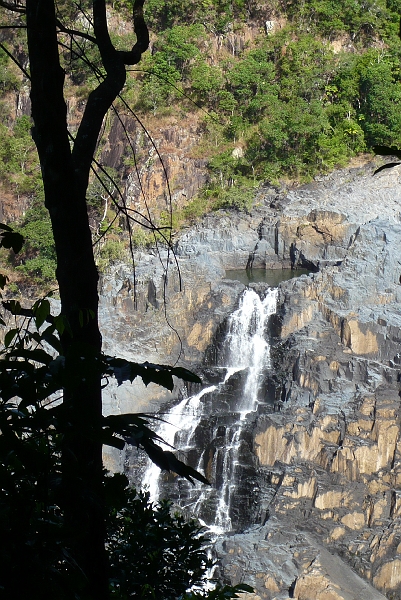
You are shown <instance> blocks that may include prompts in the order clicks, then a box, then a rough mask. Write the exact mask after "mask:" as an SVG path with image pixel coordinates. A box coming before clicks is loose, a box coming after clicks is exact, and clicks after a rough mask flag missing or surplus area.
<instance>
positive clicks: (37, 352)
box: [10, 329, 53, 365]
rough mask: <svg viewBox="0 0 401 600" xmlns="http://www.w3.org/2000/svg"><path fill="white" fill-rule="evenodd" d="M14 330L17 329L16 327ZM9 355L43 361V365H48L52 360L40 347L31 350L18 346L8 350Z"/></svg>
mask: <svg viewBox="0 0 401 600" xmlns="http://www.w3.org/2000/svg"><path fill="white" fill-rule="evenodd" d="M16 331H18V329H17V330H16ZM10 356H15V357H16V358H17V357H21V358H26V359H27V360H32V361H34V362H39V363H43V364H44V365H48V364H50V363H51V362H52V361H53V357H52V356H50V354H48V353H47V352H46V351H45V350H42V349H41V348H35V349H33V350H30V349H23V348H18V349H17V350H14V351H12V352H10Z"/></svg>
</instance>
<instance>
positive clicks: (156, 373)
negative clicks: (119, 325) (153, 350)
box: [104, 356, 202, 391]
mask: <svg viewBox="0 0 401 600" xmlns="http://www.w3.org/2000/svg"><path fill="white" fill-rule="evenodd" d="M104 358H105V361H106V365H107V366H106V373H108V374H111V375H113V376H114V377H115V378H116V379H117V383H118V385H121V384H122V383H123V382H124V381H131V383H132V381H134V379H135V378H136V377H138V376H140V377H142V380H143V382H144V384H145V385H148V384H149V383H156V384H157V385H161V386H162V387H164V388H166V389H168V390H170V391H172V390H173V389H174V381H173V375H174V376H176V377H178V378H180V379H183V380H184V381H191V382H194V383H202V381H201V379H200V378H199V377H198V376H197V375H195V373H192V372H191V371H189V370H188V369H184V368H183V367H169V366H166V365H157V364H153V363H148V362H144V363H142V364H139V363H134V362H131V361H128V360H125V359H123V358H112V357H110V356H105V357H104Z"/></svg>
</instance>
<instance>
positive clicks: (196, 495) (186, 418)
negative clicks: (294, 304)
mask: <svg viewBox="0 0 401 600" xmlns="http://www.w3.org/2000/svg"><path fill="white" fill-rule="evenodd" d="M276 302H277V289H268V290H267V291H266V295H265V297H264V299H261V298H260V297H259V296H258V294H256V292H255V291H254V290H252V289H246V290H245V292H244V294H243V296H242V298H241V300H240V304H239V307H238V309H237V310H236V311H235V312H234V313H233V314H232V315H231V317H230V318H229V322H228V332H227V335H226V338H225V340H224V344H223V348H222V356H223V359H224V361H225V365H224V366H225V368H226V373H225V377H224V379H223V381H222V382H221V383H220V384H218V385H213V386H210V387H207V388H205V389H203V390H202V391H201V392H200V393H199V394H196V395H195V396H192V397H190V398H184V399H183V400H182V401H181V402H180V403H179V404H178V405H176V406H174V407H173V408H172V409H171V410H170V412H169V413H168V414H167V415H166V416H165V422H163V423H162V424H161V425H160V427H159V429H158V431H157V433H158V435H159V436H160V437H161V438H162V439H164V440H165V441H166V442H167V444H169V445H170V446H174V447H175V448H177V449H178V450H179V451H180V454H184V456H185V454H186V453H187V452H189V451H190V449H191V448H193V447H194V445H195V444H194V440H193V438H194V435H195V432H196V428H197V427H198V425H199V423H200V421H201V419H205V414H204V404H203V400H202V399H206V398H208V397H210V396H211V395H212V394H213V395H216V394H219V392H221V391H223V390H224V388H225V386H226V384H227V383H228V382H229V380H230V378H231V377H233V375H234V374H235V373H238V372H239V371H244V372H245V373H246V376H245V382H244V385H243V388H242V392H241V393H239V394H238V397H236V398H235V399H234V400H235V402H234V404H235V408H234V410H235V414H236V415H237V418H235V419H234V422H233V423H232V424H230V425H229V426H227V427H224V443H221V444H219V446H218V447H216V448H215V450H214V456H213V460H212V466H211V469H210V471H211V473H208V476H209V478H210V479H211V484H212V485H211V486H210V487H208V486H205V485H202V484H197V485H196V486H194V487H192V488H190V487H189V486H187V487H186V490H185V494H183V504H184V505H185V507H186V508H190V510H191V512H192V514H195V515H200V514H201V512H202V507H203V505H204V504H205V503H207V502H210V499H211V498H213V504H214V506H215V509H214V511H213V512H214V517H213V522H208V523H205V524H206V525H207V527H208V528H209V530H210V531H211V532H212V533H215V534H220V533H223V532H226V531H230V530H231V529H232V522H231V517H230V506H231V501H232V497H233V493H234V491H235V488H236V481H237V477H236V475H237V470H238V456H239V449H240V443H241V433H242V430H243V427H244V425H245V423H246V421H247V417H248V416H250V413H254V412H255V411H256V409H257V405H258V392H259V388H260V382H261V377H262V374H263V372H264V370H265V369H266V368H268V367H269V364H270V347H269V344H268V342H267V340H266V337H265V333H266V325H267V320H268V318H269V316H270V315H272V314H274V313H275V311H276ZM205 463H206V459H205V456H203V454H202V455H201V456H200V459H199V462H198V464H197V465H193V466H195V467H196V468H197V469H198V470H199V471H202V465H203V464H205ZM159 474H160V470H159V468H158V467H156V466H155V465H154V464H153V463H150V464H149V467H148V468H147V470H146V472H145V476H144V478H143V480H142V485H143V487H146V488H147V489H148V491H149V492H150V496H151V499H152V500H153V501H154V500H157V498H158V497H159V493H160V492H159V484H160V482H159V479H160V477H159Z"/></svg>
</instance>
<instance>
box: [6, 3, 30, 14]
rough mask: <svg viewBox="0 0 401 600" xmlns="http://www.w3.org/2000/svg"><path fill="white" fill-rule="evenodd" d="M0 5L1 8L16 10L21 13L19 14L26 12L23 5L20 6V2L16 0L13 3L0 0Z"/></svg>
mask: <svg viewBox="0 0 401 600" xmlns="http://www.w3.org/2000/svg"><path fill="white" fill-rule="evenodd" d="M0 6H2V7H3V8H6V9H7V10H11V11H12V12H17V13H21V14H25V13H26V8H25V6H21V4H17V2H15V3H14V4H10V3H9V2H4V0H0Z"/></svg>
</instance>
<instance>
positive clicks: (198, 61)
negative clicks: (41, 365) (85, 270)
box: [0, 0, 401, 292]
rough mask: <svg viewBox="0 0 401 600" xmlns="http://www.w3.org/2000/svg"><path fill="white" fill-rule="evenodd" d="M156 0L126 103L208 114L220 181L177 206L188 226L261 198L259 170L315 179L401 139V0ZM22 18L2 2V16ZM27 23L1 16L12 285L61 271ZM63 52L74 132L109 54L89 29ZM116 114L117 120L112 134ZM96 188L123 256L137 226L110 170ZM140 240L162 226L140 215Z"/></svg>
mask: <svg viewBox="0 0 401 600" xmlns="http://www.w3.org/2000/svg"><path fill="white" fill-rule="evenodd" d="M62 6H63V12H64V13H65V16H64V22H65V23H70V26H71V27H72V28H73V27H74V23H75V25H76V23H77V19H79V24H80V26H82V25H83V26H84V27H86V28H87V31H88V34H89V36H90V31H91V27H90V20H89V19H87V20H86V18H85V14H86V10H87V7H86V6H85V1H83V2H81V4H80V5H79V7H78V6H77V5H71V4H70V3H67V2H66V3H62ZM145 8H146V18H147V22H148V24H149V29H150V32H151V48H150V52H148V53H146V55H144V58H143V60H142V62H141V63H140V65H139V66H138V67H135V68H134V69H132V72H131V73H130V77H129V78H128V81H127V85H126V88H125V91H124V96H123V100H120V101H119V103H118V105H117V107H116V108H117V110H118V111H119V112H120V114H122V115H123V114H125V113H127V110H128V107H129V109H130V110H132V111H134V112H135V114H136V115H138V116H139V118H140V119H141V121H142V122H144V123H145V125H146V122H147V120H151V121H152V123H157V122H158V119H160V120H164V121H165V120H166V119H167V120H168V119H169V118H173V117H175V118H178V119H179V120H180V121H181V122H182V123H183V124H184V127H185V123H186V122H189V121H191V120H192V121H194V120H195V121H196V123H197V128H198V133H199V141H198V144H197V146H196V148H195V149H194V150H193V153H194V155H196V156H197V157H199V158H200V159H202V160H204V161H206V163H207V169H208V182H207V184H206V185H205V186H204V188H203V189H202V190H201V191H200V192H199V194H197V196H196V197H193V198H190V199H188V203H187V205H186V206H185V207H183V208H181V209H180V210H177V211H176V216H175V224H176V225H177V226H180V225H182V223H185V222H187V221H188V219H191V218H193V217H197V216H202V214H204V213H206V212H207V211H209V210H213V209H218V208H230V207H232V208H238V209H249V208H250V206H251V204H252V199H253V196H254V192H255V188H256V187H257V186H258V185H259V184H260V182H264V181H269V182H272V183H275V182H278V181H280V180H287V181H295V182H302V181H307V180H310V179H311V178H313V177H314V176H315V175H317V174H320V173H326V172H328V171H330V170H332V169H334V168H336V167H341V166H344V165H346V164H347V162H348V161H349V160H350V159H351V158H352V157H354V156H356V155H358V154H360V153H366V152H371V150H372V148H373V146H376V145H383V146H388V147H389V146H393V147H400V144H401V142H400V140H401V85H400V50H401V44H400V39H399V19H400V17H399V15H400V14H401V0H388V1H387V2H386V1H385V0H366V1H362V0H338V1H334V0H313V1H310V2H309V1H308V2H304V1H303V0H290V1H288V2H287V1H285V0H283V1H277V0H273V2H272V3H269V4H268V3H266V2H259V3H258V2H254V1H252V0H251V1H249V2H246V1H244V0H234V1H224V0H219V1H217V0H204V1H203V2H194V1H189V2H188V1H186V2H184V1H183V0H172V1H169V2H167V1H165V0H150V1H149V2H147V3H146V6H145ZM130 10H131V2H130V1H129V0H116V1H115V2H114V3H113V4H112V5H111V6H110V14H111V23H112V24H113V31H114V34H113V35H114V38H113V41H114V42H115V43H116V45H117V46H118V45H121V47H123V46H124V45H125V44H126V43H127V42H128V41H129V40H130V39H131V38H132V39H134V34H133V32H132V30H131V27H130V26H129V25H128V23H129V14H130ZM17 20H18V19H17V17H16V16H15V15H9V14H7V11H3V13H2V24H3V25H11V24H15V23H16V21H17ZM24 35H25V34H24V31H23V30H22V29H14V28H12V29H7V28H5V29H2V30H1V44H2V46H3V50H0V115H1V119H0V121H1V124H0V183H1V189H2V193H3V195H4V196H8V197H12V198H13V199H16V200H17V202H18V204H19V206H21V207H22V208H21V211H20V212H21V214H20V218H19V222H18V223H17V226H18V227H19V230H20V231H21V233H22V234H23V235H24V238H25V240H26V246H25V250H24V253H23V254H22V255H21V257H20V258H19V259H18V263H17V262H16V261H15V258H14V257H13V256H11V257H10V258H9V260H10V272H11V273H13V276H12V277H11V291H13V292H16V291H18V286H21V281H22V282H23V281H24V278H25V280H27V278H29V279H30V280H31V281H32V280H33V281H34V282H35V281H36V283H41V284H43V282H48V283H49V285H50V284H51V283H52V281H53V280H54V268H55V254H54V248H53V243H52V234H51V228H50V222H49V220H48V217H47V214H46V211H45V209H44V207H43V202H42V199H43V190H42V187H41V186H42V183H41V177H40V168H39V163H38V159H37V155H36V150H35V147H34V144H33V141H32V139H31V135H30V127H31V122H30V117H29V114H23V113H24V112H25V113H29V106H28V105H27V110H25V111H24V107H23V106H22V108H21V106H20V108H19V110H18V111H16V103H17V101H20V100H19V99H20V98H23V91H24V88H26V81H25V80H24V76H23V75H22V74H21V72H20V70H19V68H18V67H17V66H16V65H15V64H14V63H13V62H12V60H11V59H10V57H9V56H8V55H7V53H6V52H5V51H4V49H5V50H7V51H9V52H10V53H12V54H13V55H14V56H16V57H17V59H18V61H19V62H20V64H21V65H22V66H23V67H24V68H26V69H29V65H28V64H27V53H26V47H25V42H24ZM63 58H64V69H65V71H66V88H67V91H66V96H67V98H68V101H69V115H70V127H71V132H72V134H74V125H75V123H77V122H78V120H79V119H78V116H79V115H80V114H81V113H82V110H83V102H82V99H83V98H84V97H86V96H87V94H88V92H89V91H90V90H91V89H92V88H93V87H95V86H96V85H97V82H98V77H99V75H100V73H101V69H102V67H101V62H100V59H99V56H98V55H97V50H96V48H95V47H94V46H93V44H92V43H91V42H90V40H89V39H88V40H82V39H81V40H79V42H77V43H76V44H75V46H74V48H72V46H69V45H68V44H66V45H65V48H64V57H63ZM21 92H22V93H21ZM16 99H17V100H16ZM25 101H26V98H25ZM17 114H18V116H17V118H16V115H17ZM108 128H110V123H108V122H107V121H106V122H105V131H104V137H105V138H106V137H107V133H108V131H109V129H108ZM139 146H140V145H139ZM139 146H137V147H136V148H135V152H136V156H135V158H133V156H132V148H129V147H127V152H126V155H125V156H124V169H123V170H121V171H120V172H114V171H113V170H112V169H110V170H109V174H110V176H111V177H113V178H115V180H116V182H117V183H119V182H120V181H121V180H124V178H126V177H127V173H129V172H130V171H132V170H133V169H134V168H135V163H137V162H140V160H141V148H140V147H139ZM101 150H102V140H101V141H100V142H99V149H98V153H99V155H100V153H101ZM107 181H108V180H107ZM107 185H109V186H110V182H109V183H108V184H107ZM111 187H112V186H111ZM109 192H110V194H111V196H112V195H113V194H114V189H110V190H109ZM88 196H89V197H88V200H89V206H90V211H91V222H92V225H93V231H94V233H95V234H96V235H97V236H99V235H100V236H101V235H102V234H103V233H104V232H105V231H106V230H107V231H108V233H107V236H106V237H105V239H103V238H102V243H101V244H99V251H98V264H99V267H100V269H106V268H107V266H108V265H109V264H110V263H111V262H113V261H114V260H117V259H120V258H122V257H123V256H124V248H125V243H126V242H125V241H124V239H125V238H124V231H122V229H121V227H120V226H119V222H118V219H115V213H114V212H113V208H112V202H107V201H106V202H105V194H104V189H102V188H101V187H99V182H98V181H97V180H93V182H92V184H91V186H90V189H89V192H88ZM162 217H163V215H162ZM112 223H113V225H112V227H110V228H109V226H110V224H112ZM133 240H134V244H136V245H137V246H142V245H146V244H149V243H152V241H153V238H152V236H149V235H147V234H146V233H144V232H142V231H141V230H139V229H138V230H137V231H136V232H134V237H133ZM3 252H5V251H3Z"/></svg>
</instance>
